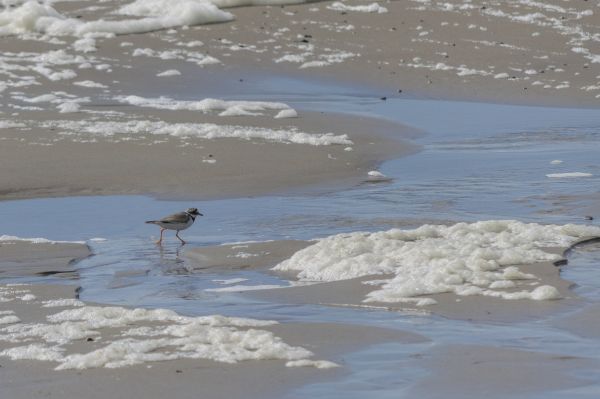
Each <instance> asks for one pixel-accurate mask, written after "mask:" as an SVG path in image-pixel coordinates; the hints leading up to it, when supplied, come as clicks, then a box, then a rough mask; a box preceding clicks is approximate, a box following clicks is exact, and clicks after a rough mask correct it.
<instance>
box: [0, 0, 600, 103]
mask: <svg viewBox="0 0 600 399" xmlns="http://www.w3.org/2000/svg"><path fill="white" fill-rule="evenodd" d="M332 3H333V2H331V1H326V2H317V3H309V4H300V5H290V6H273V7H236V8H233V9H229V11H230V12H231V13H233V14H234V16H235V20H233V21H230V22H226V23H218V24H211V25H206V26H195V27H190V28H189V29H183V28H177V29H176V32H174V33H169V32H167V31H158V32H153V33H150V34H139V35H126V36H118V37H117V38H109V39H98V43H97V51H96V52H93V53H91V54H92V55H94V56H98V57H99V58H100V59H104V60H106V61H108V63H109V64H110V65H111V73H110V74H107V73H102V72H100V73H99V72H97V71H95V70H94V69H87V70H81V71H77V73H78V79H80V80H83V79H91V80H93V81H97V82H99V83H102V84H104V85H107V86H108V87H110V90H111V91H112V92H116V91H118V90H123V91H124V92H128V91H131V90H136V91H138V92H139V91H148V90H150V91H151V90H155V89H154V88H146V87H144V86H145V85H144V82H145V81H146V82H147V81H148V79H153V80H154V82H153V84H155V85H156V87H159V86H160V85H162V83H161V82H160V79H165V82H168V83H164V84H165V85H171V84H173V85H178V84H179V85H180V87H181V88H183V89H184V93H185V92H188V93H189V92H194V91H195V92H196V93H197V92H202V91H207V89H208V87H213V88H214V87H222V86H223V85H224V83H231V82H238V81H239V80H241V81H240V82H239V85H240V86H252V85H253V83H254V84H255V83H256V81H255V80H254V79H252V77H251V73H250V72H251V71H265V70H268V71H272V72H274V73H279V74H293V75H295V76H309V77H311V78H318V77H321V78H323V79H327V80H334V81H335V80H338V81H343V82H346V83H352V84H356V85H365V84H368V85H371V86H373V85H374V86H376V87H378V91H379V93H380V95H381V96H394V95H401V96H408V97H412V96H415V97H421V98H423V97H424V98H445V99H471V100H485V101H495V102H510V103H523V104H546V105H549V104H553V105H565V106H591V107H593V106H596V105H597V104H598V101H599V100H598V97H597V96H598V94H600V87H599V84H598V83H599V82H598V77H597V75H598V73H597V68H594V65H595V62H596V61H595V58H594V56H596V57H597V55H596V54H595V53H594V51H595V47H594V43H595V42H594V40H597V39H593V40H590V38H592V37H594V35H597V34H598V26H599V24H598V18H599V17H598V13H597V10H595V9H594V7H593V5H592V4H589V3H588V2H570V3H568V4H566V3H564V2H560V1H557V0H553V1H550V2H548V1H547V2H496V3H493V4H489V2H488V1H485V0H476V1H473V2H470V3H469V4H467V5H466V6H464V7H461V5H462V3H460V2H446V3H444V4H440V3H436V2H429V1H392V2H385V3H382V2H380V5H381V6H383V7H385V8H386V9H387V11H388V12H386V13H364V12H356V11H339V10H332V9H331V7H332ZM113 4H115V3H112V2H109V3H108V4H105V5H107V6H109V7H110V6H111V5H113ZM361 4H368V2H363V3H361ZM55 7H56V8H57V9H58V10H59V11H61V12H65V13H67V15H73V14H76V15H79V16H81V18H82V19H83V20H95V19H98V18H99V17H101V16H102V15H101V14H100V13H99V12H98V11H96V10H94V11H90V10H86V9H85V7H84V3H79V2H64V3H57V4H55ZM589 10H591V11H592V12H591V13H590V12H589ZM69 13H70V14H69ZM0 40H1V42H0V43H2V48H3V49H6V51H15V52H18V51H26V50H29V49H33V50H35V51H39V50H40V49H48V48H51V49H53V48H56V47H57V46H52V45H50V46H49V45H47V44H45V43H41V42H37V41H19V40H13V39H11V38H0ZM198 40H199V41H201V42H202V45H197V46H192V47H190V48H188V50H191V51H196V52H200V53H202V54H204V55H209V56H211V57H214V58H216V59H218V60H219V61H220V63H216V64H211V65H203V66H198V65H196V64H195V63H194V62H186V61H182V60H181V58H183V59H184V60H185V58H186V57H185V56H184V57H180V59H178V58H177V57H171V58H168V57H164V58H167V59H160V58H159V56H158V55H154V56H132V54H133V52H134V50H135V49H137V48H139V49H152V50H154V51H156V52H160V51H163V50H172V49H174V48H177V49H179V50H186V47H184V46H179V47H177V46H175V45H174V43H177V42H178V41H179V42H183V43H189V42H193V41H198ZM121 42H127V43H131V45H129V44H128V45H127V47H121V45H120V44H121ZM115 60H116V62H114V61H115ZM140 66H142V67H141V68H140ZM168 69H177V70H179V71H180V72H181V73H182V75H180V76H171V77H166V78H156V74H157V73H159V72H162V71H165V70H168ZM222 69H225V71H226V72H227V78H226V80H222V81H219V80H218V79H217V80H215V76H214V75H211V71H215V70H222ZM115 81H117V82H118V83H115ZM178 82H179V83H178ZM47 83H48V85H47V86H46V87H47V88H48V89H51V88H53V87H55V88H56V89H59V88H61V87H62V88H64V87H65V84H64V82H47ZM67 86H68V85H67ZM32 89H33V90H36V89H35V88H32ZM193 89H195V90H193ZM282 89H285V88H282ZM27 90H29V88H27ZM250 90H256V87H255V88H254V89H250ZM95 91H97V89H87V92H90V93H93V92H95ZM168 91H169V90H168V89H167V92H168ZM220 91H221V93H223V91H222V90H220ZM400 91H401V92H400ZM130 94H131V93H130ZM163 94H164V91H163Z"/></svg>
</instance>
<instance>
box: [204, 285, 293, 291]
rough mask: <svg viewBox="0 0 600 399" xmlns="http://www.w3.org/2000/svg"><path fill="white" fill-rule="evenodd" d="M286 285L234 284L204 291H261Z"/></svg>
mask: <svg viewBox="0 0 600 399" xmlns="http://www.w3.org/2000/svg"><path fill="white" fill-rule="evenodd" d="M285 287H288V286H286V285H274V284H263V285H241V284H240V285H232V286H229V287H223V288H207V289H205V290H204V291H207V292H245V291H260V290H273V289H277V288H285Z"/></svg>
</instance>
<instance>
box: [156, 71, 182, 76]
mask: <svg viewBox="0 0 600 399" xmlns="http://www.w3.org/2000/svg"><path fill="white" fill-rule="evenodd" d="M179 75H181V72H179V71H178V70H177V69H167V70H166V71H164V72H160V73H157V74H156V76H160V77H163V76H179Z"/></svg>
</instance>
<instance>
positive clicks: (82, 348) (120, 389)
mask: <svg viewBox="0 0 600 399" xmlns="http://www.w3.org/2000/svg"><path fill="white" fill-rule="evenodd" d="M0 288H6V286H0ZM13 288H16V289H27V290H29V291H30V292H31V294H33V295H35V296H36V299H35V300H34V301H19V300H14V301H11V302H1V303H0V310H12V311H14V312H15V315H17V316H18V317H19V318H20V319H21V320H22V322H24V323H38V322H41V323H43V322H45V321H46V316H47V315H49V314H54V313H58V312H59V311H61V310H64V309H65V308H64V307H63V308H44V307H41V306H40V304H41V302H42V301H46V300H51V299H58V298H74V297H75V295H76V293H75V289H74V287H70V286H51V285H36V286H18V287H13ZM92 305H93V304H92ZM143 325H146V324H144V323H143V322H142V323H136V324H135V325H131V326H129V327H140V326H143ZM129 327H128V328H129ZM262 328H263V327H261V329H262ZM264 329H267V330H270V331H272V332H273V333H274V334H276V335H277V336H278V337H280V338H282V339H283V341H284V342H286V343H288V344H290V345H294V346H302V347H304V348H307V349H309V350H310V351H312V352H314V353H315V354H316V356H319V357H321V358H323V357H325V358H328V359H331V360H333V361H336V362H338V363H339V364H340V365H342V367H339V368H334V369H327V370H319V369H316V368H314V367H291V368H290V367H285V366H284V365H285V361H281V360H261V361H245V362H240V363H237V364H226V363H219V362H214V361H211V360H202V359H199V360H191V359H179V360H173V361H162V362H152V363H145V364H141V365H136V366H130V367H125V368H117V369H107V368H94V369H85V370H58V371H57V370H54V367H55V366H56V363H54V362H40V361H31V360H17V361H13V360H9V359H7V358H0V365H1V367H0V380H1V381H2V395H3V397H7V398H14V399H18V398H28V399H33V398H43V397H44V398H45V397H52V398H76V397H77V398H106V397H110V398H131V397H136V398H139V397H144V398H148V399H153V398H157V399H158V398H164V397H168V396H173V395H176V397H177V398H197V397H206V398H228V399H233V398H249V397H280V396H281V395H283V394H284V393H285V392H288V391H289V390H291V389H293V388H294V387H298V386H300V385H302V384H307V383H310V382H318V381H324V380H326V379H332V378H335V377H339V376H342V375H344V374H345V373H346V372H347V371H346V370H344V367H343V363H344V361H343V356H344V354H345V353H348V352H351V351H353V350H356V349H358V348H364V347H366V346H369V345H373V344H376V343H382V342H399V343H406V344H412V343H421V342H426V341H427V340H426V339H425V338H424V337H421V336H419V335H417V334H413V333H405V332H402V331H397V330H389V329H384V328H378V327H363V326H353V325H344V324H329V323H315V324H306V323H298V324H279V325H275V326H270V327H264ZM95 330H97V331H98V332H100V335H94V340H93V341H89V340H87V339H85V338H83V339H80V340H77V341H75V342H74V343H73V344H72V345H70V346H69V349H68V350H69V352H68V353H72V352H75V353H87V352H89V351H91V350H94V349H97V347H98V345H100V346H104V345H106V344H108V343H109V342H110V341H111V339H113V338H119V335H118V334H117V335H116V336H115V331H112V330H111V329H106V328H104V329H102V328H99V329H95ZM12 346H14V344H11V343H9V342H4V341H0V351H1V350H3V349H6V348H7V347H12ZM71 351H72V352H71ZM257 381H260V383H257Z"/></svg>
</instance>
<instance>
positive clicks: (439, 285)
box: [274, 220, 600, 305]
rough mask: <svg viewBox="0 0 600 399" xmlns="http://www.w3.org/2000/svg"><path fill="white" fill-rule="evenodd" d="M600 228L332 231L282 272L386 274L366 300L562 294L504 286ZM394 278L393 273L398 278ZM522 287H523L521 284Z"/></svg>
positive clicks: (333, 276) (494, 225) (510, 225)
mask: <svg viewBox="0 0 600 399" xmlns="http://www.w3.org/2000/svg"><path fill="white" fill-rule="evenodd" d="M590 236H600V228H599V227H594V226H580V225H571V224H569V225H564V226H558V225H540V224H534V223H530V224H527V223H522V222H518V221H515V220H495V221H494V220H492V221H482V222H477V223H470V224H469V223H458V224H455V225H452V226H441V225H440V226H438V225H424V226H421V227H419V228H417V229H414V230H400V229H392V230H388V231H380V232H375V233H363V232H357V233H349V234H338V235H334V236H330V237H327V238H324V239H321V240H319V241H317V243H316V244H313V245H311V246H309V247H307V248H305V249H303V250H300V251H298V252H297V253H295V254H294V255H293V256H292V257H291V258H290V259H288V260H286V261H284V262H282V263H280V264H279V265H277V266H276V267H275V268H274V270H277V271H286V272H290V271H291V272H296V273H297V274H298V278H299V279H300V280H302V281H324V282H325V281H338V280H345V279H353V278H358V277H364V276H379V275H385V277H389V278H385V279H383V280H379V281H377V285H378V288H377V289H375V290H374V291H372V292H371V293H370V294H368V297H367V298H366V299H365V300H364V301H365V302H417V301H418V302H417V305H423V304H430V303H431V302H430V301H422V299H423V297H422V296H423V295H432V294H439V293H447V292H451V293H455V294H457V295H485V296H494V297H500V298H504V299H532V300H544V299H556V298H558V297H559V296H560V294H559V293H558V290H556V288H555V287H550V286H540V287H537V288H535V289H534V290H532V291H529V290H527V289H524V288H523V290H516V289H511V290H510V291H508V290H502V289H503V288H508V287H513V285H511V284H510V283H508V282H509V281H510V282H514V283H516V284H515V285H516V286H518V283H519V281H521V280H536V279H537V277H536V276H535V275H532V274H526V273H523V272H522V271H521V270H520V269H519V268H518V267H517V265H521V264H531V263H537V262H545V261H549V262H555V261H557V260H560V259H561V256H559V255H557V254H553V253H549V252H547V251H545V250H544V248H548V247H561V248H565V247H568V246H570V245H572V244H573V243H575V242H577V241H578V240H580V239H582V238H584V237H590ZM390 276H391V277H390ZM521 288H522V287H520V288H519V289H521Z"/></svg>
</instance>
